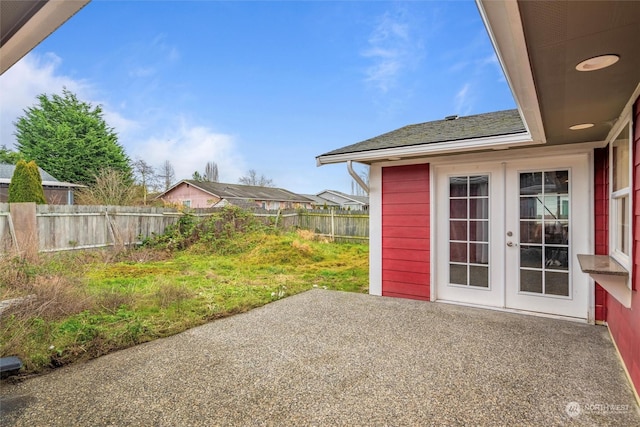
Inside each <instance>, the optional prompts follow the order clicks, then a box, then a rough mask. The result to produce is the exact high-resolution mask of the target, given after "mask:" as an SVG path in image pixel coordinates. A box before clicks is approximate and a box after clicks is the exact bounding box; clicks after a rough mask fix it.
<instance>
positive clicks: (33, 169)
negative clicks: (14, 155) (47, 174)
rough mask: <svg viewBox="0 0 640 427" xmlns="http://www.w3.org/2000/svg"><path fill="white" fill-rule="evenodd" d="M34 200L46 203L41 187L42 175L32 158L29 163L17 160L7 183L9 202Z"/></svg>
mask: <svg viewBox="0 0 640 427" xmlns="http://www.w3.org/2000/svg"><path fill="white" fill-rule="evenodd" d="M22 202H36V203H37V204H39V205H43V204H45V203H47V200H46V199H45V198H44V190H43V189H42V177H40V171H39V170H38V166H37V165H36V163H35V162H34V161H33V160H32V161H30V162H29V163H27V162H25V161H24V160H19V161H18V163H17V164H16V169H15V170H14V171H13V176H12V177H11V183H10V184H9V203H22Z"/></svg>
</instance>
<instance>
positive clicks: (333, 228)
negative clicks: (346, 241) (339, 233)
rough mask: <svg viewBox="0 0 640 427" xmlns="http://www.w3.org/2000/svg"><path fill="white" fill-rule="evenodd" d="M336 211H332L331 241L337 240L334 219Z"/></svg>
mask: <svg viewBox="0 0 640 427" xmlns="http://www.w3.org/2000/svg"><path fill="white" fill-rule="evenodd" d="M333 213H334V209H331V240H332V241H333V240H335V234H336V233H335V222H334V219H333Z"/></svg>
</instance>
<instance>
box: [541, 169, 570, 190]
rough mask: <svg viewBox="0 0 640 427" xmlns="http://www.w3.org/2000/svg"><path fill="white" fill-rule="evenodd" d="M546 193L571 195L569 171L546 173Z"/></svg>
mask: <svg viewBox="0 0 640 427" xmlns="http://www.w3.org/2000/svg"><path fill="white" fill-rule="evenodd" d="M544 181H545V193H556V194H569V171H566V170H565V171H552V172H545V173H544Z"/></svg>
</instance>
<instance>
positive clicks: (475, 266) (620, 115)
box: [317, 0, 640, 390]
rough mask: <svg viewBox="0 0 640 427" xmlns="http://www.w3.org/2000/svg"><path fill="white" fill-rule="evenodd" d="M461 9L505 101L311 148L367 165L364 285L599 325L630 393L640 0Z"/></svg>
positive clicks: (637, 238) (637, 255)
mask: <svg viewBox="0 0 640 427" xmlns="http://www.w3.org/2000/svg"><path fill="white" fill-rule="evenodd" d="M477 4H478V7H479V10H480V14H481V16H482V18H483V20H484V22H485V26H486V28H487V30H488V32H489V35H490V37H491V40H492V42H493V44H494V47H495V49H496V52H497V55H498V58H499V61H500V64H501V66H502V68H503V70H504V72H505V75H506V80H507V82H508V83H509V85H510V87H511V90H512V92H513V95H514V98H515V102H516V105H517V109H515V110H509V111H499V112H493V113H487V114H479V115H473V116H468V117H457V116H452V117H448V118H447V119H445V120H438V121H433V122H428V123H421V124H416V125H410V126H406V127H404V128H402V129H398V130H395V131H392V132H389V133H387V134H384V135H380V136H378V137H375V138H371V139H369V140H366V141H363V142H359V143H357V144H354V145H350V146H347V147H343V148H340V149H337V150H334V151H331V152H329V153H326V154H323V155H321V156H319V157H318V158H317V162H318V164H319V165H322V164H330V163H341V162H352V161H355V162H360V163H364V164H368V165H370V177H369V186H370V193H369V196H370V200H371V205H370V209H369V212H370V279H369V280H370V285H369V286H370V288H369V292H370V293H371V294H375V295H386V296H393V297H402V298H414V299H422V300H430V301H445V302H451V303H458V304H465V305H474V306H483V307H491V308H493V309H498V310H505V311H515V312H521V313H531V314H538V315H548V316H559V317H561V318H565V319H573V320H578V321H583V322H588V323H595V322H598V323H604V324H606V325H608V328H609V330H610V332H611V335H612V337H613V339H614V341H615V343H616V345H617V348H618V349H619V351H620V354H621V356H622V359H623V361H624V365H625V367H626V369H627V371H628V372H629V375H630V377H631V379H632V382H633V384H634V386H635V389H636V390H640V295H638V292H637V290H638V288H640V100H639V96H640V49H639V47H638V46H639V45H638V40H640V2H625V1H607V2H586V1H585V2H582V1H575V2H573V1H568V2H560V1H557V2H543V1H539V2H537V1H504V2H503V1H491V0H479V1H478V2H477ZM596 254H597V255H599V257H596V256H595V255H596ZM579 256H580V258H579ZM596 282H597V283H596Z"/></svg>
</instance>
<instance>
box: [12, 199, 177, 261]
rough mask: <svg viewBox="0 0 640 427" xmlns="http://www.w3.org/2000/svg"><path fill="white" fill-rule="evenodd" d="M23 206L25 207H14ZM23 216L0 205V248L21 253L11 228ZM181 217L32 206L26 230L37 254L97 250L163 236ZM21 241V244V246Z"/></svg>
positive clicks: (170, 212)
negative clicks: (32, 218) (32, 221)
mask: <svg viewBox="0 0 640 427" xmlns="http://www.w3.org/2000/svg"><path fill="white" fill-rule="evenodd" d="M16 205H27V204H16ZM18 215H20V216H22V215H25V214H23V213H22V211H20V210H17V211H16V210H15V209H14V206H12V207H11V210H10V209H9V205H8V204H6V203H5V204H0V248H1V249H2V252H7V251H8V250H10V249H12V248H13V249H17V250H19V251H24V250H26V248H24V247H20V246H21V243H22V245H23V246H24V245H25V243H24V240H25V239H21V238H20V237H18V238H16V237H17V236H19V234H20V231H21V230H17V231H16V230H15V228H16V227H14V226H13V224H14V223H15V222H16V220H17V219H19V218H17V216H18ZM180 215H182V214H181V213H180V212H178V211H177V210H175V209H166V208H153V207H136V206H80V205H36V206H35V225H34V227H33V228H34V229H33V230H30V234H32V235H33V237H34V240H35V241H36V242H37V250H38V251H40V252H53V251H64V250H71V249H87V248H101V247H107V246H121V245H131V244H136V243H139V240H140V238H141V237H146V236H150V235H151V234H152V233H163V232H164V230H165V229H166V228H167V226H168V225H170V224H174V223H176V222H177V221H178V218H179V217H180ZM21 241H22V242H21Z"/></svg>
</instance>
